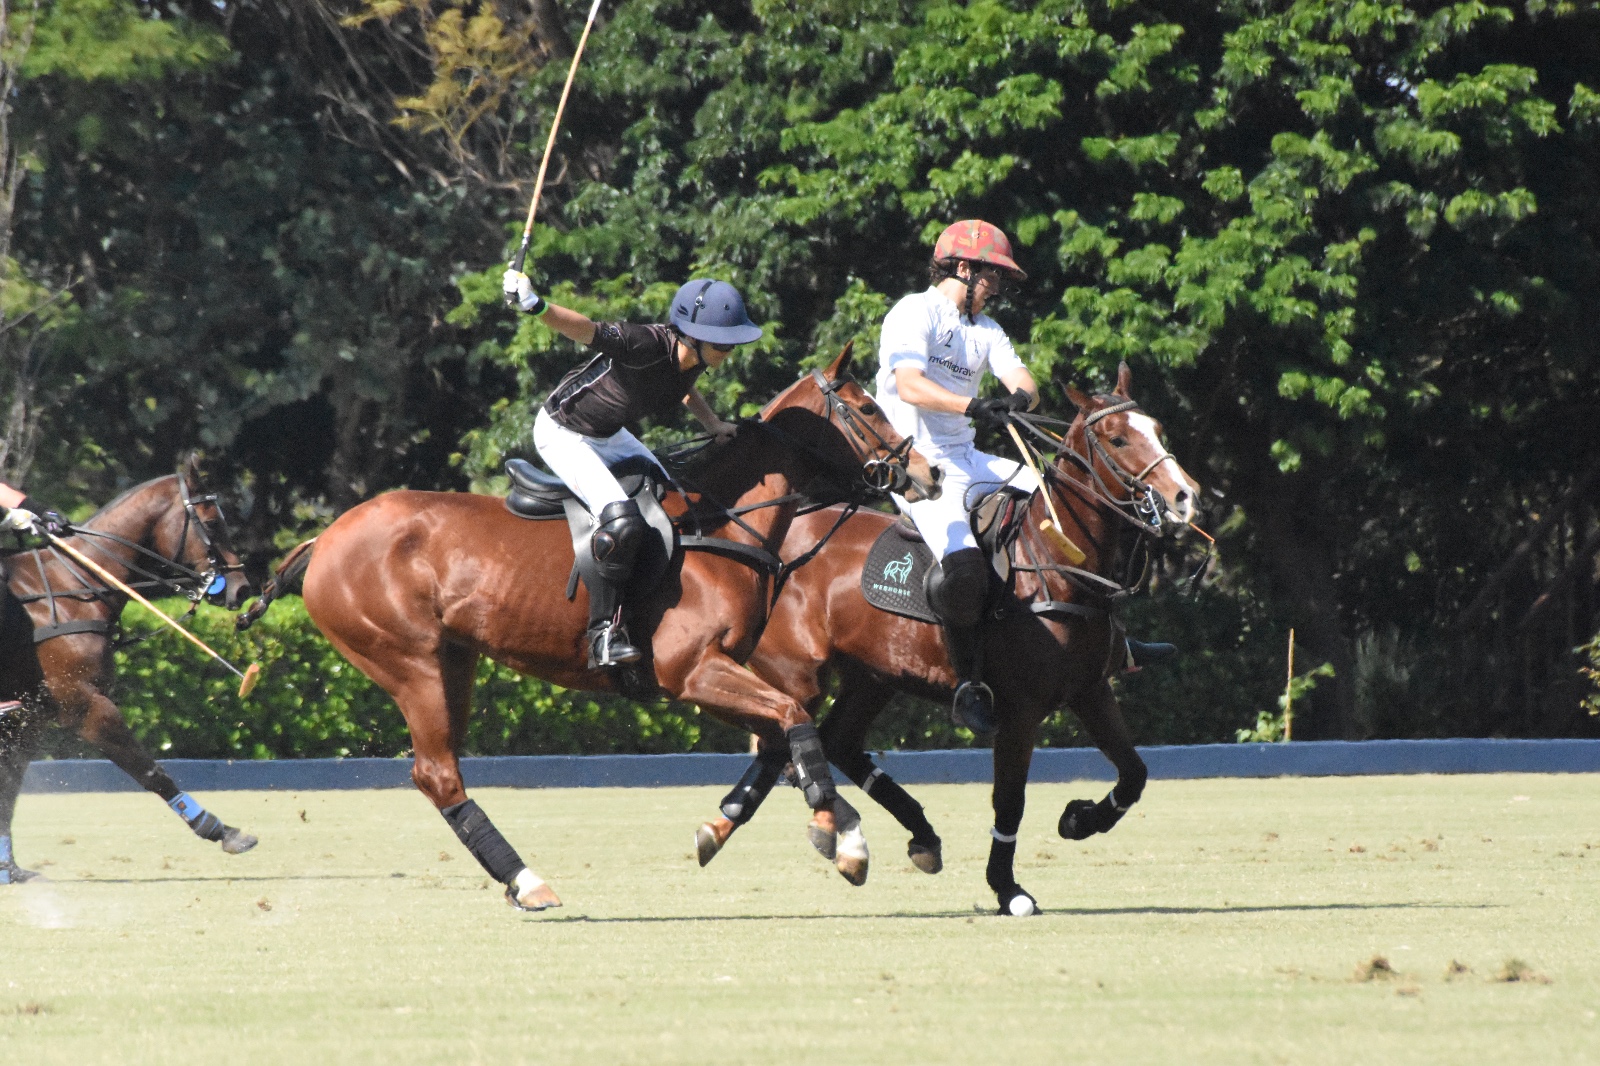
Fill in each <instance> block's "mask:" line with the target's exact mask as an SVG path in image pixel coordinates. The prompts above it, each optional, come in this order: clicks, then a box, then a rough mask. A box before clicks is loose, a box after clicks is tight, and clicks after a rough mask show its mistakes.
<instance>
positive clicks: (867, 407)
mask: <svg viewBox="0 0 1600 1066" xmlns="http://www.w3.org/2000/svg"><path fill="white" fill-rule="evenodd" d="M861 413H862V414H864V415H866V416H867V417H868V418H872V417H873V416H875V415H876V414H877V413H878V405H877V404H873V403H864V404H862V405H861Z"/></svg>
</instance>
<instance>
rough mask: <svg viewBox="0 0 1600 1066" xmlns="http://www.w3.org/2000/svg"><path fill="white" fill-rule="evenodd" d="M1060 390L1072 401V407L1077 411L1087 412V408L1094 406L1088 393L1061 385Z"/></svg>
mask: <svg viewBox="0 0 1600 1066" xmlns="http://www.w3.org/2000/svg"><path fill="white" fill-rule="evenodd" d="M1062 389H1063V390H1064V391H1065V392H1066V394H1067V399H1069V400H1071V401H1072V406H1074V407H1076V408H1077V409H1078V410H1080V411H1087V410H1089V408H1091V407H1093V406H1094V400H1093V399H1091V398H1090V396H1089V394H1088V393H1086V392H1083V391H1081V390H1079V389H1077V388H1075V387H1073V386H1071V385H1063V386H1062Z"/></svg>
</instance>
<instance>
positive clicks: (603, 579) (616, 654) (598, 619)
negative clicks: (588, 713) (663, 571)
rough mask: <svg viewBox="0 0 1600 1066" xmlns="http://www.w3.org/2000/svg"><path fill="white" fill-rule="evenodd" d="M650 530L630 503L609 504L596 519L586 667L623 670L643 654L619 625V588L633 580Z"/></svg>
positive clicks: (620, 619) (591, 542)
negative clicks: (634, 563)
mask: <svg viewBox="0 0 1600 1066" xmlns="http://www.w3.org/2000/svg"><path fill="white" fill-rule="evenodd" d="M649 531H650V527H649V526H648V525H647V524H646V523H645V520H644V515H642V514H640V513H639V505H638V504H637V503H634V502H633V501H632V500H624V501H622V502H621V503H608V504H606V505H605V506H604V507H603V508H601V509H600V513H599V514H598V515H597V516H596V521H595V527H594V533H593V534H592V535H591V536H590V538H589V549H590V551H592V552H593V553H594V561H595V570H596V571H597V574H596V576H595V580H594V581H593V582H592V583H591V585H590V588H589V666H590V667H591V668H594V667H610V666H623V665H625V664H627V663H634V662H638V661H639V660H640V659H641V658H643V657H644V653H643V652H641V651H640V650H639V649H638V648H636V647H634V646H633V644H632V643H630V642H629V640H628V630H627V628H626V627H625V626H624V625H623V624H622V588H623V586H624V585H625V584H626V583H627V581H628V579H629V578H630V577H632V576H633V561H634V559H635V557H637V556H638V554H639V548H640V547H641V546H642V545H643V543H644V538H645V537H646V536H648V535H649Z"/></svg>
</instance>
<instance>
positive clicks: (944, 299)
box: [877, 287, 1022, 458]
mask: <svg viewBox="0 0 1600 1066" xmlns="http://www.w3.org/2000/svg"><path fill="white" fill-rule="evenodd" d="M903 366H911V367H916V368H917V369H918V370H921V371H922V373H923V375H924V376H926V377H927V379H928V380H929V381H931V382H933V383H934V384H935V385H939V386H942V387H944V388H946V389H949V390H950V391H951V392H953V393H955V394H956V395H958V396H976V395H978V387H979V385H980V384H981V383H982V381H983V372H984V371H985V370H989V371H991V372H992V373H994V374H996V375H1003V374H1007V373H1009V372H1010V371H1012V370H1015V369H1017V368H1019V367H1021V366H1022V360H1021V359H1020V358H1018V357H1017V351H1016V349H1015V348H1013V347H1011V339H1010V338H1009V337H1007V336H1006V331H1005V330H1003V329H1001V328H1000V325H999V323H997V322H996V321H995V320H994V319H992V318H990V317H989V316H988V315H981V314H980V315H979V316H978V317H977V319H976V320H969V319H967V318H965V317H964V316H963V315H962V314H961V309H960V308H958V307H957V306H956V305H955V303H954V301H952V300H951V299H950V298H949V297H948V296H946V295H945V294H944V293H942V292H940V291H939V290H938V289H936V288H933V287H929V288H928V289H927V290H926V291H924V292H916V293H912V294H911V295H910V296H907V297H904V298H903V299H902V300H901V301H900V302H899V303H897V304H895V305H894V307H893V309H891V310H890V312H889V314H888V316H887V317H885V318H884V320H883V336H882V338H881V339H880V340H879V341H878V382H877V388H878V403H879V405H880V406H882V407H883V412H884V414H885V415H887V416H888V418H889V421H890V423H891V424H893V426H894V428H895V429H897V430H899V431H900V432H901V433H902V434H903V435H905V436H907V437H912V438H914V439H915V440H916V442H917V444H918V445H919V446H921V450H922V451H923V452H924V454H926V453H928V452H947V451H954V450H957V449H959V448H963V447H966V446H968V445H970V444H971V443H972V441H973V439H974V438H975V437H976V435H977V432H976V430H974V429H973V426H972V419H970V418H968V417H967V416H966V415H963V414H949V413H946V412H943V411H924V410H923V409H922V408H920V407H914V406H912V405H911V404H909V403H906V402H905V401H904V400H902V399H900V393H899V390H898V389H897V388H896V387H895V380H894V372H895V371H896V370H898V369H899V368H900V367H903ZM930 458H937V456H936V455H935V456H930Z"/></svg>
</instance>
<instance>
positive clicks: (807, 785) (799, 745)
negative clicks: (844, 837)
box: [786, 722, 839, 811]
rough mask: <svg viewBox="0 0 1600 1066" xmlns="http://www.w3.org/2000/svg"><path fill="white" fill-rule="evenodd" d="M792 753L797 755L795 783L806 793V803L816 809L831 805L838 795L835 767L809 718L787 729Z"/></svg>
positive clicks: (795, 757)
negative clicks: (834, 781) (834, 776)
mask: <svg viewBox="0 0 1600 1066" xmlns="http://www.w3.org/2000/svg"><path fill="white" fill-rule="evenodd" d="M786 734H787V736H788V738H789V753H790V755H791V756H792V757H793V758H794V774H795V778H796V780H795V785H797V786H798V787H799V788H800V790H801V791H802V792H804V793H805V794H806V806H808V807H810V808H811V809H812V810H814V811H820V810H822V809H823V808H824V807H831V806H832V805H833V801H834V800H835V799H837V798H838V795H839V793H838V790H837V789H836V788H835V786H834V783H833V771H832V770H829V769H828V757H827V756H826V755H824V754H823V752H822V737H820V736H819V735H818V734H817V727H816V726H814V725H812V724H811V723H810V722H806V723H804V724H802V725H797V726H795V727H794V728H793V729H790V730H787V731H786Z"/></svg>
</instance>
